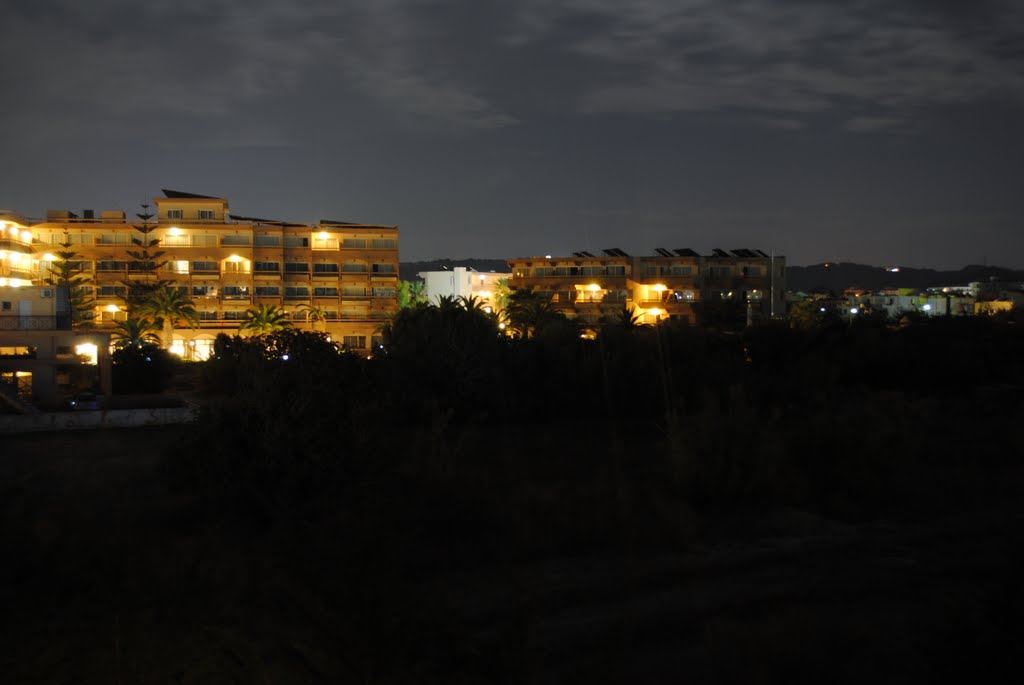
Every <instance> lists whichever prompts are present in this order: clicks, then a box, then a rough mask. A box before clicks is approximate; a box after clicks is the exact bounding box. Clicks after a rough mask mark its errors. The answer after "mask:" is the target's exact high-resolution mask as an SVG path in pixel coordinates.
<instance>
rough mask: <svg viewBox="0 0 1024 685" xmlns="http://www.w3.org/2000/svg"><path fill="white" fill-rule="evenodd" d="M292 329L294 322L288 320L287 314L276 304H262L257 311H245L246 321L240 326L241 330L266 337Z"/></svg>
mask: <svg viewBox="0 0 1024 685" xmlns="http://www.w3.org/2000/svg"><path fill="white" fill-rule="evenodd" d="M291 327H292V322H291V321H289V320H288V313H287V312H285V311H284V310H283V309H281V308H280V307H278V306H277V305H275V304H270V305H267V304H261V305H257V307H256V309H247V310H246V311H245V321H243V322H242V325H241V326H239V330H242V331H246V332H248V333H252V334H253V335H265V334H267V333H273V332H275V331H280V330H284V329H285V328H291Z"/></svg>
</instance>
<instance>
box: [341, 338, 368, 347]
mask: <svg viewBox="0 0 1024 685" xmlns="http://www.w3.org/2000/svg"><path fill="white" fill-rule="evenodd" d="M342 342H343V343H345V347H352V348H356V349H360V350H362V349H366V336H365V335H346V336H345V337H344V338H343V339H342Z"/></svg>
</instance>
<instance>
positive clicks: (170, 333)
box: [138, 287, 199, 349]
mask: <svg viewBox="0 0 1024 685" xmlns="http://www.w3.org/2000/svg"><path fill="white" fill-rule="evenodd" d="M138 311H139V313H140V314H143V315H145V316H148V317H150V318H152V319H153V323H154V324H155V325H158V326H160V327H161V329H162V335H161V338H162V341H161V344H162V345H163V347H164V349H170V347H171V345H172V344H173V342H174V328H175V327H176V326H177V325H178V324H181V323H184V324H185V325H187V326H188V327H189V328H195V327H196V326H198V325H199V315H198V314H197V313H196V306H195V303H194V302H192V300H191V299H190V298H189V297H188V295H186V294H184V293H183V292H181V291H180V290H178V289H177V288H175V287H164V288H158V289H156V290H153V291H152V292H151V293H150V294H149V297H147V298H146V299H145V300H143V301H142V302H141V303H140V304H139V307H138Z"/></svg>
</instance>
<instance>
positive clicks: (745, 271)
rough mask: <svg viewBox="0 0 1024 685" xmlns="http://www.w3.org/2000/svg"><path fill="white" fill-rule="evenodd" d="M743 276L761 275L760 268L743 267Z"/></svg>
mask: <svg viewBox="0 0 1024 685" xmlns="http://www.w3.org/2000/svg"><path fill="white" fill-rule="evenodd" d="M743 275H744V276H753V277H757V276H760V275H761V267H759V266H745V267H743Z"/></svg>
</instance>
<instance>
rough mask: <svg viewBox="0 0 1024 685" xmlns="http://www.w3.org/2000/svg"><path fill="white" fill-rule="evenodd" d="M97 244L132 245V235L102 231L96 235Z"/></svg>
mask: <svg viewBox="0 0 1024 685" xmlns="http://www.w3.org/2000/svg"><path fill="white" fill-rule="evenodd" d="M96 244H97V245H131V237H130V236H129V235H128V234H127V233H100V234H99V235H98V236H96Z"/></svg>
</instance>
